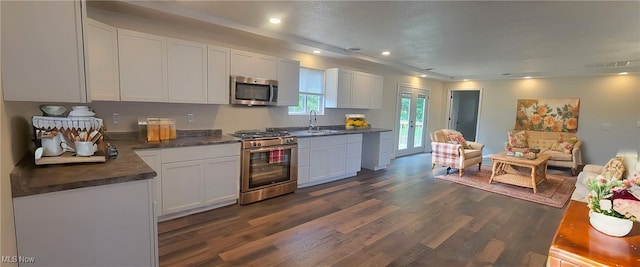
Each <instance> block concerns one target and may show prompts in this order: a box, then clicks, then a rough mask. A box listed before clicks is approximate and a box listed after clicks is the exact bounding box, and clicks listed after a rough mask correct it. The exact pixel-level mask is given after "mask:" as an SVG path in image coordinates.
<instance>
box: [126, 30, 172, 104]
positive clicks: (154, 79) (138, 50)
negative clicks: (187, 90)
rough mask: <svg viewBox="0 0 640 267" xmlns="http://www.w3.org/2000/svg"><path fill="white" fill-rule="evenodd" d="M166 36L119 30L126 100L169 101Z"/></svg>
mask: <svg viewBox="0 0 640 267" xmlns="http://www.w3.org/2000/svg"><path fill="white" fill-rule="evenodd" d="M166 39H167V38H165V37H162V36H157V35H152V34H146V33H141V32H135V31H130V30H123V29H118V52H119V59H120V96H121V99H122V101H144V102H167V101H168V99H169V91H168V86H167V40H166Z"/></svg>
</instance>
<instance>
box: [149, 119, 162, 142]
mask: <svg viewBox="0 0 640 267" xmlns="http://www.w3.org/2000/svg"><path fill="white" fill-rule="evenodd" d="M147 141H148V142H158V141H160V119H157V118H148V119H147Z"/></svg>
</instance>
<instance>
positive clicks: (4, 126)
mask: <svg viewBox="0 0 640 267" xmlns="http://www.w3.org/2000/svg"><path fill="white" fill-rule="evenodd" d="M1 6H2V5H0V7H1ZM0 14H2V8H0ZM0 21H2V19H1V16H0ZM0 24H1V23H0ZM1 39H2V38H1V37H0V44H2V41H1ZM0 51H2V49H1V45H0ZM0 58H2V53H1V52H0ZM0 61H1V60H0ZM1 70H2V66H0V81H2V75H1V73H2V71H1ZM1 95H2V83H0V97H1ZM10 131H11V128H10V117H9V116H8V113H7V106H6V105H5V104H4V99H3V100H2V101H0V255H2V256H16V255H17V250H16V236H15V227H14V223H13V201H12V198H11V182H10V179H9V174H10V173H11V170H12V169H13V166H14V165H15V164H16V163H17V161H14V158H13V157H12V145H11V144H12V142H11V141H12V139H11V138H10V134H9V133H10ZM19 153H24V151H20V152H19ZM0 265H2V266H16V265H17V264H15V263H14V264H11V263H7V264H0Z"/></svg>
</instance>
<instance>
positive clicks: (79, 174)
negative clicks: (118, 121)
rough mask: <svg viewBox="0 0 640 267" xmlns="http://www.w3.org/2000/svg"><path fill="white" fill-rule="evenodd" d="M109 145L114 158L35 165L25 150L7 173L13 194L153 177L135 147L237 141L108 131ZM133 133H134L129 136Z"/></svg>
mask: <svg viewBox="0 0 640 267" xmlns="http://www.w3.org/2000/svg"><path fill="white" fill-rule="evenodd" d="M109 136H110V137H111V138H109V139H111V141H108V142H109V143H110V144H112V145H114V146H116V147H117V148H118V158H117V159H107V160H106V162H104V163H80V164H57V165H39V166H38V165H35V160H34V155H33V153H27V155H25V156H24V158H23V159H22V160H21V161H20V162H19V163H18V164H17V165H16V167H15V168H14V169H13V171H12V172H11V175H10V177H11V191H12V194H13V197H14V198H16V197H23V196H29V195H36V194H44V193H50V192H57V191H63V190H70V189H77V188H85V187H92V186H100V185H108V184H115V183H124V182H130V181H137V180H144V179H153V178H154V177H156V175H157V174H156V172H155V171H154V170H153V169H152V168H151V167H149V166H148V165H147V164H146V163H145V162H144V161H143V160H142V159H140V157H138V155H136V153H135V152H134V150H135V149H146V148H165V147H185V146H197V145H211V144H225V143H234V142H239V141H238V139H237V138H233V137H230V136H224V135H220V134H217V135H203V136H179V138H178V139H175V140H171V141H167V142H146V141H140V140H137V139H136V138H128V137H126V136H132V135H131V134H126V135H121V134H109ZM133 136H135V135H133Z"/></svg>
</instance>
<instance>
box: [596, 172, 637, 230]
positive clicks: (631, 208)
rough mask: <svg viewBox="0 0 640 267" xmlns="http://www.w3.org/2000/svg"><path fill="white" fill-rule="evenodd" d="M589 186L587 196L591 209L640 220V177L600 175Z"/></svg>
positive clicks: (618, 216)
mask: <svg viewBox="0 0 640 267" xmlns="http://www.w3.org/2000/svg"><path fill="white" fill-rule="evenodd" d="M587 186H588V187H589V189H591V192H590V193H589V195H588V196H587V206H588V207H589V209H591V211H593V212H597V213H602V214H605V215H609V216H613V217H617V218H625V219H629V220H632V221H636V222H640V179H637V178H636V177H633V178H631V179H626V180H618V179H606V178H604V177H603V176H601V175H598V177H596V179H592V180H589V181H588V182H587Z"/></svg>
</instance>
